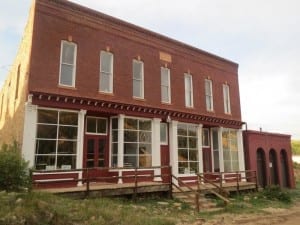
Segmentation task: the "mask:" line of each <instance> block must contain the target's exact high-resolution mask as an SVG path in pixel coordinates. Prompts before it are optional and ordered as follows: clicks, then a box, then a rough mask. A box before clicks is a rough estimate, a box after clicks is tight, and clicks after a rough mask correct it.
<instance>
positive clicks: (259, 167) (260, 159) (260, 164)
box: [256, 148, 267, 187]
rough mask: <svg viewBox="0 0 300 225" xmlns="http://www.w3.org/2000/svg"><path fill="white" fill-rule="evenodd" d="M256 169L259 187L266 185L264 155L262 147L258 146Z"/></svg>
mask: <svg viewBox="0 0 300 225" xmlns="http://www.w3.org/2000/svg"><path fill="white" fill-rule="evenodd" d="M256 171H257V178H258V184H259V185H260V186H261V187H265V186H266V185H267V180H266V156H265V152H264V150H263V149H262V148H259V149H257V151H256Z"/></svg>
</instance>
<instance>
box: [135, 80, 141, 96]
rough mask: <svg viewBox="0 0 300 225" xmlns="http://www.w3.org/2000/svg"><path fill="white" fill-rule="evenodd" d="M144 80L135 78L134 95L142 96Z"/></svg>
mask: <svg viewBox="0 0 300 225" xmlns="http://www.w3.org/2000/svg"><path fill="white" fill-rule="evenodd" d="M141 85H142V82H141V81H140V80H133V96H134V97H142V88H141Z"/></svg>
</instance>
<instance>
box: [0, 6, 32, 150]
mask: <svg viewBox="0 0 300 225" xmlns="http://www.w3.org/2000/svg"><path fill="white" fill-rule="evenodd" d="M33 22H34V4H33V5H32V7H31V10H30V14H29V20H28V22H27V25H26V27H25V31H24V35H23V37H22V40H21V44H20V47H19V50H18V53H17V56H16V58H15V61H14V63H13V65H12V67H11V68H10V71H9V73H8V76H7V78H6V81H5V83H4V85H3V87H2V89H1V91H0V145H2V144H4V143H5V144H11V143H12V142H13V141H17V142H18V144H20V145H22V141H23V127H24V106H25V101H26V100H27V96H28V79H29V73H30V67H29V65H30V52H31V45H32V33H33ZM28 132H29V131H28Z"/></svg>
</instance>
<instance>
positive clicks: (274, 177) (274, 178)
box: [269, 149, 278, 185]
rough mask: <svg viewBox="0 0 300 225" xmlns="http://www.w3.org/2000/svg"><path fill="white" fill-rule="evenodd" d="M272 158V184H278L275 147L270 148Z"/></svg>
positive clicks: (270, 158)
mask: <svg viewBox="0 0 300 225" xmlns="http://www.w3.org/2000/svg"><path fill="white" fill-rule="evenodd" d="M269 160H270V165H269V166H270V184H275V185H276V184H278V172H277V158H276V152H275V150H274V149H271V150H270V153H269Z"/></svg>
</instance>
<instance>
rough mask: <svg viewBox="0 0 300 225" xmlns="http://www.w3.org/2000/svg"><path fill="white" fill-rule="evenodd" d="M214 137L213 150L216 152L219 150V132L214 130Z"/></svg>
mask: <svg viewBox="0 0 300 225" xmlns="http://www.w3.org/2000/svg"><path fill="white" fill-rule="evenodd" d="M212 135H213V149H214V150H219V138H218V131H216V130H213V132H212Z"/></svg>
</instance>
